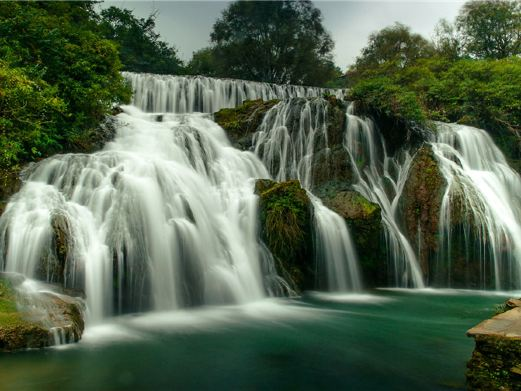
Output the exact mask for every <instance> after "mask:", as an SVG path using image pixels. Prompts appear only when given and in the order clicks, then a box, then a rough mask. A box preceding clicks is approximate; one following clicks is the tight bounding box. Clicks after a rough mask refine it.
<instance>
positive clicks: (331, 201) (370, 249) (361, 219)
mask: <svg viewBox="0 0 521 391" xmlns="http://www.w3.org/2000/svg"><path fill="white" fill-rule="evenodd" d="M328 190H329V191H328ZM322 191H323V192H322V194H321V196H322V199H323V201H324V205H326V206H327V207H328V208H330V209H331V210H333V211H334V212H336V213H338V214H339V215H340V216H342V217H343V218H344V219H345V220H346V223H347V225H348V227H349V231H350V233H351V237H352V239H353V242H354V245H355V247H356V250H357V253H358V258H359V261H360V267H361V270H362V274H363V277H364V282H365V284H366V286H382V285H385V284H386V281H387V278H388V272H387V263H386V257H385V251H384V246H383V241H382V215H381V209H380V206H379V205H378V204H375V203H373V202H371V201H369V200H367V199H366V198H365V197H363V196H362V195H361V194H360V193H358V192H356V191H351V190H348V191H335V190H334V189H331V188H329V189H322Z"/></svg>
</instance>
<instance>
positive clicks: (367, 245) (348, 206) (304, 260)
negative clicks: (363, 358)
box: [214, 96, 388, 291]
mask: <svg viewBox="0 0 521 391" xmlns="http://www.w3.org/2000/svg"><path fill="white" fill-rule="evenodd" d="M313 99H316V98H313ZM326 100H327V110H325V112H326V119H325V120H326V129H327V131H326V133H325V134H322V133H320V134H318V135H317V136H316V137H317V139H316V140H315V144H314V145H315V149H314V151H313V161H312V164H311V178H310V182H311V184H312V188H311V190H312V191H313V193H314V194H315V195H317V196H318V197H319V198H321V199H322V201H323V202H324V204H325V205H326V206H327V207H329V208H330V209H332V210H333V211H335V212H336V213H338V214H339V215H341V216H342V217H344V218H345V219H346V223H347V224H348V226H349V228H350V230H351V234H352V238H353V241H354V244H355V246H356V249H357V252H358V255H359V258H360V262H361V267H362V272H363V276H364V282H365V283H366V285H369V286H377V285H379V286H381V285H385V284H386V282H387V279H388V278H387V264H386V262H385V259H386V257H385V254H384V248H383V242H382V240H381V235H382V231H381V230H382V223H381V214H380V208H379V206H378V205H376V204H373V203H371V202H369V201H367V200H366V199H365V198H364V197H363V196H362V195H360V194H359V193H357V192H355V191H353V190H352V183H353V172H352V168H351V162H350V159H349V156H348V154H347V152H346V150H345V148H344V146H343V142H344V137H345V126H346V115H345V113H346V109H347V106H346V103H345V102H343V101H341V100H338V99H336V98H335V97H334V96H328V97H326ZM304 103H305V99H298V100H296V101H295V107H294V110H293V111H291V110H290V111H288V113H287V115H288V118H287V122H288V128H289V132H290V133H291V132H292V129H293V128H295V129H297V128H298V126H299V121H300V116H299V115H300V110H301V109H300V108H301V106H302V105H303V104H304ZM275 104H276V102H274V101H270V102H262V101H247V102H245V103H244V105H243V106H240V107H238V108H236V109H223V110H220V111H219V112H217V113H215V114H214V119H215V121H216V122H217V123H218V124H219V125H221V127H223V128H224V129H225V130H226V131H227V134H228V136H229V137H230V139H231V141H232V143H233V145H234V146H236V147H238V148H241V149H246V150H247V149H249V148H251V146H252V137H251V136H252V134H253V133H254V132H255V131H256V130H257V127H258V126H259V125H260V123H262V120H263V118H264V116H265V115H266V113H267V112H268V110H269V109H270V108H272V107H273V106H274V105H275ZM297 114H298V115H297ZM297 185H298V182H296V183H295V181H290V182H286V183H281V184H278V185H276V183H275V182H267V181H258V182H257V194H259V195H260V197H261V201H260V203H261V204H260V206H261V232H262V234H263V239H264V240H265V242H266V244H267V245H268V247H269V249H270V250H271V251H272V253H273V255H274V256H275V258H276V260H277V263H278V264H279V268H280V270H278V271H279V272H280V273H279V274H280V275H281V276H283V277H284V278H285V279H286V280H288V279H289V280H291V281H292V282H290V284H291V285H292V287H293V288H294V289H295V290H296V291H300V290H302V289H312V288H316V287H314V285H313V282H314V281H315V280H316V279H317V276H316V275H315V274H316V273H315V271H314V269H316V265H313V261H312V259H313V250H312V248H311V247H312V238H311V227H312V226H311V222H310V221H308V220H306V225H307V227H306V228H305V229H303V230H302V231H301V236H300V237H301V238H304V239H305V240H304V241H300V244H299V246H301V247H300V248H299V250H298V251H297V252H298V255H296V253H294V252H293V251H292V254H291V255H288V254H282V253H281V251H280V249H278V248H277V246H276V245H274V243H270V242H269V240H268V239H267V236H266V235H267V232H270V229H269V228H268V227H266V218H265V214H266V210H267V209H266V205H268V203H267V202H266V201H265V200H264V198H265V196H266V195H267V194H271V197H278V199H279V200H284V201H283V202H286V201H288V200H289V199H290V198H291V197H292V196H294V195H295V194H296V193H295V192H294V190H295V187H294V186H297ZM275 186H278V187H277V190H276V191H273V193H267V194H266V195H264V196H263V191H265V190H268V189H270V188H273V187H275ZM298 186H299V187H300V185H298ZM290 189H291V191H290ZM301 191H302V192H303V193H300V194H301V196H302V197H304V196H305V197H306V198H307V196H306V195H305V191H304V190H302V189H301ZM291 192H293V193H291ZM290 193H291V194H290ZM273 199H275V198H273ZM307 202H308V203H309V200H308V201H307ZM308 208H309V206H308ZM304 215H305V216H306V217H305V219H309V217H308V216H307V214H304ZM282 221H284V220H281V223H282ZM286 230H288V232H291V231H292V228H291V227H286ZM298 231H299V230H294V232H298ZM277 235H278V234H277ZM306 240H307V241H308V243H307V244H306V243H305V241H306ZM297 259H298V261H297Z"/></svg>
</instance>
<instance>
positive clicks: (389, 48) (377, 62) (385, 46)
mask: <svg viewBox="0 0 521 391" xmlns="http://www.w3.org/2000/svg"><path fill="white" fill-rule="evenodd" d="M433 52H434V47H433V46H432V44H431V43H429V42H428V41H427V40H426V39H425V38H423V37H422V36H421V35H419V34H413V33H411V30H410V28H409V27H407V26H404V25H403V24H401V23H396V24H394V25H392V26H389V27H386V28H384V29H382V30H380V31H378V32H376V33H373V34H371V35H370V37H369V42H368V44H367V46H366V47H365V48H363V49H362V54H361V55H360V56H359V57H358V58H357V59H356V64H355V66H354V69H356V71H357V72H358V73H360V72H362V73H363V72H367V71H370V70H373V69H382V68H386V69H388V70H389V72H394V71H395V70H396V69H403V68H405V67H407V66H409V65H410V64H411V63H414V62H415V61H416V60H418V59H419V58H426V57H429V56H431V55H432V54H433ZM351 77H352V75H351Z"/></svg>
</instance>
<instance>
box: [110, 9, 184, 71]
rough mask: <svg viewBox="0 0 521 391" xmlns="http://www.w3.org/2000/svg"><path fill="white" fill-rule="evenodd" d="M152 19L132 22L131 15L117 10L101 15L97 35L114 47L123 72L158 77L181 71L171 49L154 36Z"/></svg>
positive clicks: (151, 16) (122, 10) (173, 50)
mask: <svg viewBox="0 0 521 391" xmlns="http://www.w3.org/2000/svg"><path fill="white" fill-rule="evenodd" d="M155 19H156V15H155V14H152V15H150V16H149V17H148V18H146V19H143V18H136V17H135V16H134V15H133V14H132V11H130V10H128V9H121V8H118V7H109V8H107V9H104V10H102V11H101V26H100V27H101V31H102V33H103V35H104V37H105V38H106V39H110V40H112V41H114V42H116V43H117V44H118V46H119V55H120V59H121V63H122V64H123V70H125V71H131V72H150V73H160V74H177V73H181V72H182V71H183V64H182V62H181V60H180V59H179V58H178V57H177V52H176V50H175V48H174V47H173V46H170V45H168V44H167V43H166V42H164V41H162V40H160V35H159V34H158V33H156V32H155V27H156V22H155Z"/></svg>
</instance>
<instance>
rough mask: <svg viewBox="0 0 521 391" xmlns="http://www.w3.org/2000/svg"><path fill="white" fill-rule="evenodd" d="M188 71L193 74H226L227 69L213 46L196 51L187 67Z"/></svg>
mask: <svg viewBox="0 0 521 391" xmlns="http://www.w3.org/2000/svg"><path fill="white" fill-rule="evenodd" d="M186 71H187V73H189V74H191V75H204V76H214V77H215V76H217V77H219V76H226V71H225V70H224V69H223V65H222V64H221V62H220V61H219V58H218V56H216V54H215V49H214V48H212V47H207V48H203V49H200V50H198V51H196V52H194V53H193V54H192V59H191V60H190V62H189V63H188V65H187V67H186Z"/></svg>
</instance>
